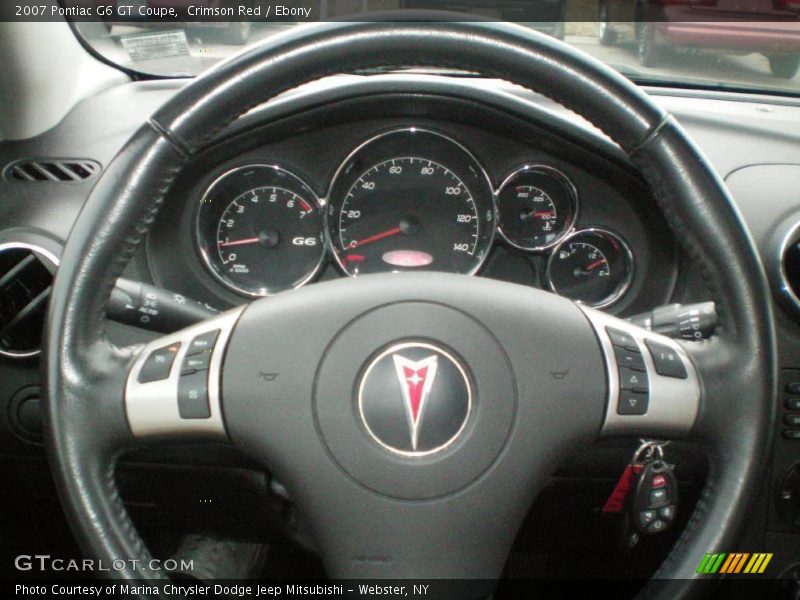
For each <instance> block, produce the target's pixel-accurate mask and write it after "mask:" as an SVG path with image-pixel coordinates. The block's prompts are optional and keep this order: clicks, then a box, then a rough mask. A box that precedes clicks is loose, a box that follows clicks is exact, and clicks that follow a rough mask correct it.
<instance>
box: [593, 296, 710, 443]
mask: <svg viewBox="0 0 800 600" xmlns="http://www.w3.org/2000/svg"><path fill="white" fill-rule="evenodd" d="M582 308H583V312H584V313H585V314H586V316H587V318H588V319H589V321H590V323H591V324H592V327H593V328H594V330H595V334H596V335H597V339H598V341H599V343H600V347H601V349H602V351H603V356H604V360H605V364H606V377H607V382H608V407H607V411H606V417H605V421H604V423H603V431H602V433H603V434H604V435H640V436H662V437H678V436H684V435H687V434H688V433H690V432H691V430H692V428H693V426H694V424H695V421H696V420H697V417H698V414H699V410H700V400H701V393H702V387H701V384H700V378H699V376H698V372H697V369H696V367H695V365H694V363H693V362H692V360H691V359H690V358H689V355H688V354H687V353H686V350H685V349H684V348H683V346H681V345H680V344H679V343H678V342H676V341H675V340H673V339H670V338H668V337H665V336H663V335H659V334H656V333H653V332H651V331H647V330H646V329H643V328H641V327H638V326H636V325H633V324H631V323H628V322H627V321H623V320H622V319H618V318H616V317H612V316H610V315H608V314H606V313H603V312H600V311H597V310H593V309H591V308H585V307H582Z"/></svg>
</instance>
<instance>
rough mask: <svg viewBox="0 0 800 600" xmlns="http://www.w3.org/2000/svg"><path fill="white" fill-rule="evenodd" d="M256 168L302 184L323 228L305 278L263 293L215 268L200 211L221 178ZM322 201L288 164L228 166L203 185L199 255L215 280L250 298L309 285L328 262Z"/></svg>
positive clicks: (196, 232)
mask: <svg viewBox="0 0 800 600" xmlns="http://www.w3.org/2000/svg"><path fill="white" fill-rule="evenodd" d="M253 168H262V169H263V168H266V169H269V170H270V171H271V172H272V174H273V176H277V177H286V178H288V179H289V180H290V181H293V183H295V184H296V185H297V186H299V188H300V190H302V191H303V192H304V194H303V199H304V200H307V201H308V202H309V203H311V205H312V208H313V209H314V214H315V216H316V219H317V221H318V224H319V228H320V232H319V235H320V246H321V250H320V253H319V259H318V260H317V262H316V264H315V265H314V268H313V269H312V270H311V271H310V272H309V273H308V274H307V275H306V276H305V277H304V278H303V279H302V280H300V281H299V282H298V283H296V284H295V285H293V286H292V287H289V288H286V289H285V290H278V291H274V292H272V291H266V292H264V293H258V292H254V291H252V290H249V289H247V288H243V287H241V286H239V285H236V284H235V283H233V282H232V281H228V280H227V279H226V278H225V277H224V276H223V275H222V274H220V273H218V272H217V270H216V269H215V268H214V266H213V262H212V260H213V259H212V257H211V256H210V255H209V250H210V248H206V247H204V244H203V233H202V232H201V231H200V215H201V211H202V210H203V206H204V204H205V201H206V198H207V197H208V194H210V193H211V191H212V190H213V189H214V187H215V186H217V185H218V184H219V183H220V182H221V181H223V180H224V179H225V178H227V177H229V176H230V175H233V174H235V173H237V172H239V171H243V170H246V169H253ZM276 187H280V186H276ZM229 204H230V203H229ZM323 205H324V202H323V201H322V200H321V199H320V198H319V197H318V196H317V194H316V193H315V192H314V190H313V189H312V188H311V186H310V185H308V184H307V183H306V182H305V181H304V180H303V179H302V178H301V177H299V176H298V175H296V174H295V173H293V172H292V171H290V170H289V169H287V168H286V167H283V166H281V165H278V164H275V163H266V162H265V163H259V162H248V163H246V164H240V165H236V166H234V167H231V168H228V169H226V170H225V171H223V172H222V173H220V174H219V175H218V176H216V177H214V179H213V180H212V181H211V182H210V183H209V184H208V185H206V186H205V187H204V189H203V193H202V194H201V196H200V201H199V202H198V203H197V207H196V210H195V215H194V238H195V239H194V242H195V248H196V249H197V251H198V252H199V254H200V258H201V260H202V263H203V266H204V267H205V269H206V271H207V272H208V273H209V274H210V275H211V277H212V278H213V279H214V280H215V281H216V282H218V283H220V284H222V285H223V286H224V287H225V288H227V289H228V290H231V291H232V292H235V293H236V294H239V295H240V296H244V297H247V298H265V297H269V296H274V295H276V294H280V293H281V292H283V291H287V290H290V289H297V288H300V287H302V286H304V285H306V284H307V283H309V282H310V281H312V280H313V279H314V278H315V277H317V276H318V275H319V273H320V271H321V270H322V267H323V265H325V263H326V255H327V253H328V245H327V243H326V241H325V235H324V231H323V219H322V206H323ZM265 289H267V288H266V286H265Z"/></svg>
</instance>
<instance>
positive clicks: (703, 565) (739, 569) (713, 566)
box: [696, 552, 772, 575]
mask: <svg viewBox="0 0 800 600" xmlns="http://www.w3.org/2000/svg"><path fill="white" fill-rule="evenodd" d="M771 560H772V553H766V552H756V553H754V554H750V553H749V552H732V553H730V554H728V553H726V552H719V553H716V554H712V553H708V554H706V555H705V556H703V560H701V561H700V564H699V565H698V566H697V571H696V572H697V573H704V574H708V575H713V574H715V573H721V574H738V573H747V574H751V575H756V574H760V573H763V572H764V571H765V570H766V568H767V565H768V564H769V562H770V561H771Z"/></svg>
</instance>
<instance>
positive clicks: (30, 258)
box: [0, 253, 37, 291]
mask: <svg viewBox="0 0 800 600" xmlns="http://www.w3.org/2000/svg"><path fill="white" fill-rule="evenodd" d="M36 260H37V259H36V256H35V255H34V254H33V253H31V254H28V255H27V256H26V257H25V258H23V259H22V260H21V261H19V262H18V263H17V264H16V265H15V266H13V267H12V268H11V269H9V270H8V271H7V272H6V273H2V274H0V291H2V290H4V289H5V288H6V286H7V285H8V284H9V283H11V282H12V281H15V280H16V279H17V277H18V276H19V275H20V273H22V271H24V270H25V269H27V268H28V267H29V266H31V265H32V264H33V263H35V262H36Z"/></svg>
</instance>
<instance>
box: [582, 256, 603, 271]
mask: <svg viewBox="0 0 800 600" xmlns="http://www.w3.org/2000/svg"><path fill="white" fill-rule="evenodd" d="M605 262H606V259H605V258H598V259H597V260H596V261H594V262H593V263H589V264H588V265H587V267H586V270H587V271H594V270H595V269H596V268H597V267H599V266H600V265H602V264H603V263H605Z"/></svg>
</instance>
